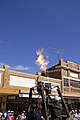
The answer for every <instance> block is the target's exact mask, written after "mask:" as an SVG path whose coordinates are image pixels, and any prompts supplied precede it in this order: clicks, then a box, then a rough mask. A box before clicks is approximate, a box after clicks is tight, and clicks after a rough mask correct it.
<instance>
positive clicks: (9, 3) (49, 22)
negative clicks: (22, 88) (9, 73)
mask: <svg viewBox="0 0 80 120" xmlns="http://www.w3.org/2000/svg"><path fill="white" fill-rule="evenodd" d="M42 48H44V50H45V52H46V54H47V55H48V56H49V58H48V60H49V64H48V66H47V68H49V67H51V66H53V65H55V64H57V63H58V54H57V52H56V51H57V50H56V49H55V48H57V49H60V51H61V50H62V49H63V53H61V55H60V57H62V58H63V59H64V61H73V62H75V63H78V64H80V0H0V64H1V65H2V64H8V65H9V66H11V67H12V68H17V69H16V70H18V68H22V71H23V72H27V73H33V74H35V73H36V72H37V71H40V67H39V66H37V65H36V64H35V60H36V59H37V55H36V51H37V50H39V49H42ZM27 68H28V69H27ZM20 71H21V69H20Z"/></svg>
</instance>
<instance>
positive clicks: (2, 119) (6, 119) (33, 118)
mask: <svg viewBox="0 0 80 120" xmlns="http://www.w3.org/2000/svg"><path fill="white" fill-rule="evenodd" d="M49 100H50V102H49V103H47V109H48V112H49V115H50V117H49V120H68V119H64V118H63V117H62V107H61V105H60V103H59V100H60V98H59V97H56V96H55V97H54V99H51V98H50V96H49ZM69 114H70V119H69V120H80V109H77V108H76V109H72V110H71V111H70V112H69ZM0 120H45V119H44V111H43V107H39V106H37V105H35V104H33V103H32V104H31V105H30V107H29V111H28V112H26V111H22V112H19V111H10V110H8V111H7V112H4V113H3V112H0Z"/></svg>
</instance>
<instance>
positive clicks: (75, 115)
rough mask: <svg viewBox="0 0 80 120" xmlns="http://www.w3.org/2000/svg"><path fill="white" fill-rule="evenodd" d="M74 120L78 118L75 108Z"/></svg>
mask: <svg viewBox="0 0 80 120" xmlns="http://www.w3.org/2000/svg"><path fill="white" fill-rule="evenodd" d="M74 120H78V113H77V109H75V112H74Z"/></svg>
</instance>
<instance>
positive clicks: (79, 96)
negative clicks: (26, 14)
mask: <svg viewBox="0 0 80 120" xmlns="http://www.w3.org/2000/svg"><path fill="white" fill-rule="evenodd" d="M46 73H47V75H48V77H51V78H57V79H61V91H62V94H63V96H64V98H65V100H66V103H67V104H70V105H71V107H73V108H75V107H77V108H79V109H80V65H78V64H76V63H74V62H70V61H63V59H60V60H59V63H58V64H57V65H55V66H53V67H51V68H49V69H47V71H46ZM42 75H44V76H47V75H46V74H45V72H43V73H42Z"/></svg>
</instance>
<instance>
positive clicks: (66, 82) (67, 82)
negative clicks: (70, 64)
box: [64, 78, 69, 86]
mask: <svg viewBox="0 0 80 120" xmlns="http://www.w3.org/2000/svg"><path fill="white" fill-rule="evenodd" d="M64 86H69V80H68V79H67V78H64Z"/></svg>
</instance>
